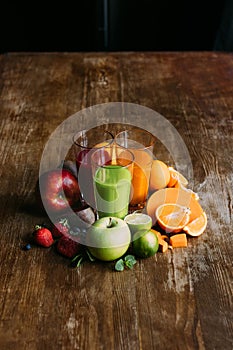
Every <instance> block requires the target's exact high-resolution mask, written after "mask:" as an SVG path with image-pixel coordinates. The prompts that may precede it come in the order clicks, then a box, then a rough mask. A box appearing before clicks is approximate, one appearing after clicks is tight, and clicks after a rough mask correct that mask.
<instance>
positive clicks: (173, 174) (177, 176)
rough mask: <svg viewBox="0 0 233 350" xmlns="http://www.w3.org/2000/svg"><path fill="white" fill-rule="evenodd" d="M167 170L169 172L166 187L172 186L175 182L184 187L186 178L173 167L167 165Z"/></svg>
mask: <svg viewBox="0 0 233 350" xmlns="http://www.w3.org/2000/svg"><path fill="white" fill-rule="evenodd" d="M168 170H169V172H170V181H169V182H168V185H167V186H168V187H173V186H175V185H176V183H177V182H179V183H180V184H182V185H183V186H184V187H186V186H187V185H188V180H187V179H186V177H184V175H182V174H181V173H180V172H179V171H177V170H175V169H174V168H173V167H171V166H169V167H168Z"/></svg>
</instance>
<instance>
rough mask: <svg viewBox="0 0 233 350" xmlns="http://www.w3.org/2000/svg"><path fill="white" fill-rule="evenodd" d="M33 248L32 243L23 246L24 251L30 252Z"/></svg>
mask: <svg viewBox="0 0 233 350" xmlns="http://www.w3.org/2000/svg"><path fill="white" fill-rule="evenodd" d="M31 248H32V246H31V244H30V243H27V244H25V246H23V250H30V249H31Z"/></svg>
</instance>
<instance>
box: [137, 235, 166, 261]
mask: <svg viewBox="0 0 233 350" xmlns="http://www.w3.org/2000/svg"><path fill="white" fill-rule="evenodd" d="M132 246H133V252H134V254H135V255H136V256H137V257H139V258H149V257H150V256H153V255H155V253H157V251H158V249H159V241H158V237H157V236H156V235H155V234H154V233H153V232H151V231H150V230H140V231H137V232H136V233H135V234H134V235H133V242H132Z"/></svg>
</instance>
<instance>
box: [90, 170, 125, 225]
mask: <svg viewBox="0 0 233 350" xmlns="http://www.w3.org/2000/svg"><path fill="white" fill-rule="evenodd" d="M130 187H131V173H130V171H129V170H128V169H127V168H126V167H123V166H120V165H105V166H103V167H101V168H99V169H97V170H96V173H95V176H94V190H95V199H96V208H97V211H98V214H99V217H100V218H102V217H105V216H115V217H118V218H120V219H123V218H124V217H125V216H126V215H127V214H128V205H129V196H130Z"/></svg>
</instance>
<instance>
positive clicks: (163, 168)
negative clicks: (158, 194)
mask: <svg viewBox="0 0 233 350" xmlns="http://www.w3.org/2000/svg"><path fill="white" fill-rule="evenodd" d="M169 180H170V172H169V170H168V167H167V165H166V164H165V163H163V162H162V161H161V160H157V159H156V160H153V163H152V168H151V175H150V191H156V190H160V189H161V188H165V187H166V186H167V184H168V182H169Z"/></svg>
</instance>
